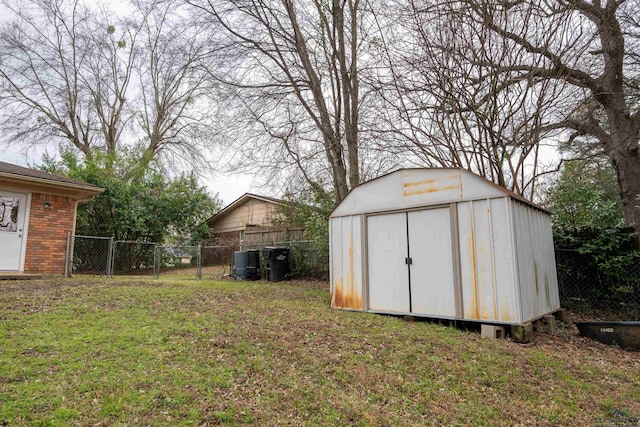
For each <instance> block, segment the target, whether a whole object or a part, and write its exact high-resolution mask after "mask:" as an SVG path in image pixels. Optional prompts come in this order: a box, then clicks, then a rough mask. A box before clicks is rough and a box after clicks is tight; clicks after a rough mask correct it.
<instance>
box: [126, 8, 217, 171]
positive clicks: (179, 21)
mask: <svg viewBox="0 0 640 427" xmlns="http://www.w3.org/2000/svg"><path fill="white" fill-rule="evenodd" d="M139 7H140V9H141V10H143V11H145V12H144V15H145V16H146V18H145V20H144V22H143V31H142V36H141V41H140V43H139V50H140V52H139V54H138V55H137V58H138V60H137V61H136V64H135V69H136V74H137V77H138V79H139V80H138V87H139V90H140V99H139V106H138V107H137V108H136V115H135V122H136V124H137V125H138V126H139V127H140V129H141V130H142V133H143V138H142V145H143V147H144V152H143V155H142V161H143V162H148V161H149V160H150V159H152V158H156V157H158V156H160V155H162V156H165V157H166V156H170V157H172V160H176V157H178V158H180V159H184V160H186V161H187V162H188V163H190V164H192V165H197V164H204V163H206V158H205V156H204V153H205V152H206V146H205V145H204V144H203V143H202V140H203V139H205V138H206V137H209V136H210V133H209V125H210V123H211V118H212V117H213V116H214V115H215V110H213V107H212V105H215V104H210V103H208V102H205V101H204V98H205V95H207V94H208V91H209V89H210V88H209V87H208V86H207V85H206V84H205V83H206V81H205V77H206V75H207V74H206V69H205V67H204V64H205V62H206V61H207V60H208V59H209V55H210V54H211V53H210V49H209V46H208V40H207V39H206V38H205V37H203V35H202V32H203V31H204V30H203V28H201V27H199V26H198V25H197V23H196V22H191V21H190V22H189V23H188V25H185V21H184V19H183V16H184V15H185V13H186V12H185V11H184V10H183V8H182V7H181V6H180V4H179V3H176V2H167V1H153V2H151V3H143V4H140V5H139ZM181 16H182V17H181ZM202 135H206V137H205V138H203V136H202Z"/></svg>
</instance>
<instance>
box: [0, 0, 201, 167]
mask: <svg viewBox="0 0 640 427" xmlns="http://www.w3.org/2000/svg"><path fill="white" fill-rule="evenodd" d="M3 5H4V6H5V8H6V9H7V10H8V11H10V12H11V15H10V17H9V19H8V20H7V22H6V23H4V24H3V25H2V26H1V27H0V106H1V107H2V108H1V111H2V113H1V114H0V118H1V120H2V122H1V125H2V127H3V130H4V132H3V138H2V139H4V141H5V142H6V143H7V142H10V143H16V142H19V143H23V144H38V143H41V144H51V143H56V142H61V141H63V142H67V143H70V144H71V145H72V146H73V147H75V148H76V149H77V150H79V151H80V152H81V153H82V154H83V156H84V157H85V159H87V160H91V159H93V158H94V157H95V156H96V154H97V153H105V154H107V158H112V157H114V156H117V155H121V154H122V153H123V149H124V148H125V147H128V149H127V152H128V153H129V154H128V155H135V156H137V157H138V160H137V162H133V163H134V164H137V165H143V166H144V165H146V164H148V162H149V161H150V160H151V159H152V158H155V157H158V156H161V155H171V154H174V155H178V156H180V157H182V158H185V159H186V160H188V161H189V162H190V163H193V161H194V160H197V159H199V158H201V146H199V145H198V144H197V143H196V141H198V138H199V135H197V134H198V133H202V132H203V130H202V128H203V127H205V126H206V122H207V119H208V117H209V115H208V113H209V111H208V108H207V107H206V105H205V104H203V103H201V102H200V99H201V98H202V97H203V91H204V89H203V83H204V79H203V76H204V71H203V68H202V67H201V62H202V59H203V57H202V55H203V46H204V44H205V41H204V40H202V38H201V37H198V29H197V28H194V27H193V26H192V25H190V24H187V23H186V22H185V21H184V16H181V15H180V13H178V11H177V9H178V8H177V7H176V6H175V5H174V3H171V2H161V3H155V2H154V3H139V4H137V5H134V7H133V9H132V13H131V14H130V15H129V16H127V17H125V18H122V17H119V16H117V15H115V14H113V13H109V12H107V11H100V10H98V9H91V8H88V7H87V6H86V5H84V4H83V3H81V2H80V1H79V0H30V1H26V2H25V1H21V2H17V1H15V2H14V1H13V0H6V1H5V2H4V3H3Z"/></svg>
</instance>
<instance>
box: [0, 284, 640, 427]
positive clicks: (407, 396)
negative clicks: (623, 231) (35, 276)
mask: <svg viewBox="0 0 640 427" xmlns="http://www.w3.org/2000/svg"><path fill="white" fill-rule="evenodd" d="M615 409H618V410H621V411H625V413H627V414H632V415H635V416H640V353H633V352H626V351H622V350H619V349H616V348H613V347H607V346H604V345H601V344H598V343H595V342H592V341H590V340H587V339H584V338H580V337H577V336H575V334H574V333H572V332H569V331H564V332H562V333H561V334H560V335H559V336H556V337H549V336H540V337H539V338H538V341H537V342H536V343H534V344H530V345H519V344H516V343H513V342H511V341H508V340H500V341H496V340H486V339H481V338H480V336H479V334H477V333H469V332H462V331H459V330H456V329H454V328H450V327H445V326H440V325H437V324H433V323H428V322H407V321H404V320H402V319H399V318H394V317H389V316H380V315H373V314H367V313H353V312H346V311H335V310H331V309H330V308H329V295H328V292H327V291H326V288H325V289H318V287H317V286H307V285H305V284H302V285H300V284H297V285H296V284H289V283H277V284H276V283H243V282H231V281H227V282H206V281H205V282H197V281H184V280H183V281H173V282H171V281H168V280H165V279H161V280H159V281H153V280H148V279H146V280H143V279H127V280H122V279H112V280H107V279H92V278H77V279H69V280H63V279H55V280H42V281H33V282H0V426H1V425H10V426H14V425H18V426H20V425H43V426H69V425H81V426H86V425H92V426H111V425H154V426H155V425H158V426H160V425H166V426H175V425H182V426H208V425H216V424H221V423H229V424H260V425H299V424H303V425H304V424H307V425H365V426H368V425H434V426H437V425H446V426H450V425H487V426H496V425H509V426H511V425H535V426H543V425H562V426H565V425H576V426H587V425H593V423H594V419H595V418H597V417H600V416H603V415H605V414H607V413H608V412H609V411H611V410H615Z"/></svg>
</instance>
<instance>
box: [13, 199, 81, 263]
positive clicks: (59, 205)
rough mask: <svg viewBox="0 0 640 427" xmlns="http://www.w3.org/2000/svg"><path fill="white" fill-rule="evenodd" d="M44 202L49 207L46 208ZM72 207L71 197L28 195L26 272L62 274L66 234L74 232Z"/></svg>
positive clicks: (73, 206)
mask: <svg viewBox="0 0 640 427" xmlns="http://www.w3.org/2000/svg"><path fill="white" fill-rule="evenodd" d="M45 202H49V204H50V206H49V207H45ZM75 209H76V201H75V199H73V198H71V197H64V196H53V195H49V194H41V193H32V194H31V215H30V217H29V235H28V238H27V251H26V257H25V263H24V272H25V273H46V274H64V262H65V255H66V251H67V233H68V232H70V231H71V232H73V225H74V224H73V218H74V215H75Z"/></svg>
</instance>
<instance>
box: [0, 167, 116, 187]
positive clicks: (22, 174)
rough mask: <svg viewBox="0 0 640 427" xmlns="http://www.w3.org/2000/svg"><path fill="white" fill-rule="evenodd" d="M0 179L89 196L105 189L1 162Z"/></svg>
mask: <svg viewBox="0 0 640 427" xmlns="http://www.w3.org/2000/svg"><path fill="white" fill-rule="evenodd" d="M0 178H8V179H12V180H17V181H21V182H27V183H33V184H46V185H48V186H53V187H63V188H68V189H73V190H81V191H82V192H85V193H89V194H98V193H102V192H103V191H104V188H101V187H98V186H96V185H93V184H88V183H86V182H82V181H77V180H75V179H71V178H66V177H63V176H58V175H54V174H51V173H47V172H43V171H39V170H35V169H30V168H25V167H22V166H18V165H14V164H11V163H6V162H0Z"/></svg>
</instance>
